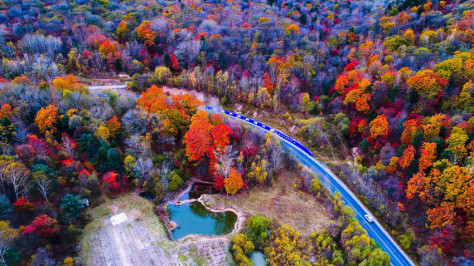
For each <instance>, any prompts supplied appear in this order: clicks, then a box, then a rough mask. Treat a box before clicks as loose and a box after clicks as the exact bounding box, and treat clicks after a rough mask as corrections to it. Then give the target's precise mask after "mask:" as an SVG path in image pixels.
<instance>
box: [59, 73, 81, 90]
mask: <svg viewBox="0 0 474 266" xmlns="http://www.w3.org/2000/svg"><path fill="white" fill-rule="evenodd" d="M52 83H53V85H52V87H53V88H55V89H58V90H70V91H78V90H81V89H83V88H84V87H85V85H84V84H82V83H80V82H79V79H78V78H77V77H76V76H74V75H66V76H65V77H56V78H55V79H53V82H52Z"/></svg>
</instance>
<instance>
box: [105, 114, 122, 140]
mask: <svg viewBox="0 0 474 266" xmlns="http://www.w3.org/2000/svg"><path fill="white" fill-rule="evenodd" d="M120 125H121V123H120V121H119V120H118V118H117V116H115V115H114V117H112V118H111V119H109V121H107V128H108V129H109V134H110V137H112V138H114V137H115V135H117V133H118V131H119V130H120Z"/></svg>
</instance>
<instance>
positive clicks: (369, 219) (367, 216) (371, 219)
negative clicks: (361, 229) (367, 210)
mask: <svg viewBox="0 0 474 266" xmlns="http://www.w3.org/2000/svg"><path fill="white" fill-rule="evenodd" d="M364 217H365V219H366V220H367V221H368V222H369V223H371V222H373V221H374V218H372V217H371V216H370V215H368V214H366V215H364Z"/></svg>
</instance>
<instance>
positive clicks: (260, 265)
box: [250, 250, 267, 266]
mask: <svg viewBox="0 0 474 266" xmlns="http://www.w3.org/2000/svg"><path fill="white" fill-rule="evenodd" d="M250 260H252V262H253V265H255V266H265V265H267V262H266V260H265V254H263V252H262V251H260V250H256V251H254V252H252V253H250Z"/></svg>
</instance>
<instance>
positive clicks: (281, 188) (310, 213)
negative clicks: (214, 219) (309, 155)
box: [212, 172, 330, 236]
mask: <svg viewBox="0 0 474 266" xmlns="http://www.w3.org/2000/svg"><path fill="white" fill-rule="evenodd" d="M293 178H294V177H292V175H291V173H289V172H284V173H282V175H281V177H280V178H279V180H278V181H276V182H275V184H274V186H273V187H270V188H269V187H266V186H260V187H254V188H252V189H250V190H248V191H247V192H244V193H243V194H239V195H238V196H226V195H213V196H212V198H213V199H214V202H215V203H214V204H215V206H214V207H217V208H229V207H230V208H233V209H237V210H241V211H243V212H245V213H248V214H250V215H263V216H266V217H268V218H271V219H273V220H275V221H276V222H278V223H279V224H287V225H290V226H291V227H293V228H295V229H297V230H298V231H299V232H300V233H301V234H302V235H306V236H308V235H310V234H311V233H313V232H317V231H319V230H321V229H324V228H326V227H327V226H328V225H329V221H330V219H329V217H327V216H326V215H325V213H324V210H323V208H322V206H320V205H319V203H318V202H317V201H316V199H315V198H314V197H313V196H312V195H308V194H306V193H300V192H299V191H298V190H297V189H295V188H294V187H293V184H294V179H293ZM214 204H213V205H214Z"/></svg>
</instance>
